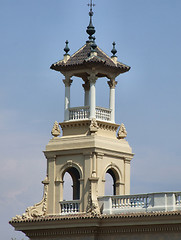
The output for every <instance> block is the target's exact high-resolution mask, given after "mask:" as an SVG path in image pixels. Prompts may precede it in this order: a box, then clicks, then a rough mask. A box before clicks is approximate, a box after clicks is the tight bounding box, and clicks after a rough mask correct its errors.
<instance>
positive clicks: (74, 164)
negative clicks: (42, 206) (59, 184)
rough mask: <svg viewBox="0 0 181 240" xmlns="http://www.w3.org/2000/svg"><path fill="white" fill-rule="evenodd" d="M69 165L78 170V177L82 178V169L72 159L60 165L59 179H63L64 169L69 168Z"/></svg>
mask: <svg viewBox="0 0 181 240" xmlns="http://www.w3.org/2000/svg"><path fill="white" fill-rule="evenodd" d="M71 167H73V168H75V169H76V170H77V171H78V172H79V175H80V179H82V178H83V170H82V168H81V167H80V165H79V164H77V163H74V162H73V161H72V160H69V161H67V162H66V163H65V164H64V165H63V166H62V167H61V169H60V171H59V176H60V181H63V176H64V174H65V172H66V169H68V168H71Z"/></svg>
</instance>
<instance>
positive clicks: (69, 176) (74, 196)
mask: <svg viewBox="0 0 181 240" xmlns="http://www.w3.org/2000/svg"><path fill="white" fill-rule="evenodd" d="M63 180H64V187H63V199H64V200H78V199H80V174H79V172H78V170H77V169H76V168H74V167H70V168H68V169H66V171H65V172H64V174H63ZM67 198H68V199H67ZM70 198H71V199H70Z"/></svg>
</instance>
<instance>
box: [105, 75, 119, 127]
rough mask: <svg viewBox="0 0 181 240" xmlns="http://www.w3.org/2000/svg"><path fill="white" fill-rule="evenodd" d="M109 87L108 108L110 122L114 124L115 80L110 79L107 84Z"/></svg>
mask: <svg viewBox="0 0 181 240" xmlns="http://www.w3.org/2000/svg"><path fill="white" fill-rule="evenodd" d="M107 83H108V85H109V87H110V95H109V108H110V109H111V122H113V123H114V122H115V87H116V84H117V82H116V81H115V79H110V81H108V82H107Z"/></svg>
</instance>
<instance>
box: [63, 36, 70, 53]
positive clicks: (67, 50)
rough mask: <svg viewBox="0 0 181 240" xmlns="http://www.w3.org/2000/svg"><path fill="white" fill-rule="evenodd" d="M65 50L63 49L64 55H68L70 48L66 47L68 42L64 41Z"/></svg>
mask: <svg viewBox="0 0 181 240" xmlns="http://www.w3.org/2000/svg"><path fill="white" fill-rule="evenodd" d="M65 44H66V45H65V48H64V51H65V55H68V52H69V51H70V48H69V46H68V44H69V42H68V40H66V41H65Z"/></svg>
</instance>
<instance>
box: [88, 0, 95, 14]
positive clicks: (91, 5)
mask: <svg viewBox="0 0 181 240" xmlns="http://www.w3.org/2000/svg"><path fill="white" fill-rule="evenodd" d="M87 5H88V6H89V7H90V12H92V7H95V4H94V3H92V0H90V3H89V4H87Z"/></svg>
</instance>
